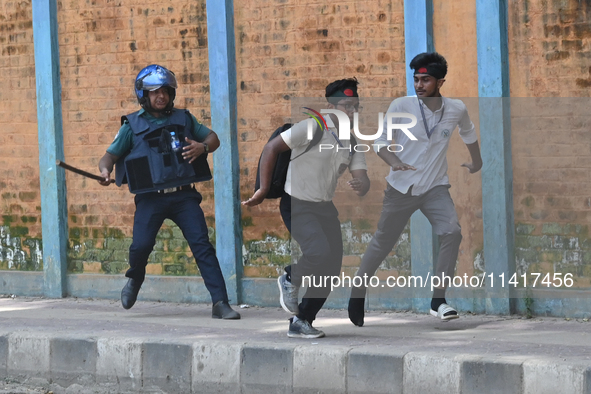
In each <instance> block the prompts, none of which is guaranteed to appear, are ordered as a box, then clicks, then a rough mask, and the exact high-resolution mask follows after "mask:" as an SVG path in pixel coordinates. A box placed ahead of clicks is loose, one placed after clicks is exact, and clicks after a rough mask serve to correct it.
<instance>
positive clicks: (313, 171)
mask: <svg viewBox="0 0 591 394" xmlns="http://www.w3.org/2000/svg"><path fill="white" fill-rule="evenodd" d="M325 120H326V123H327V125H328V131H324V133H323V134H322V139H321V140H320V142H318V143H317V144H316V145H315V146H314V147H313V148H312V149H310V150H309V151H308V152H306V153H304V154H302V153H303V152H304V151H305V150H306V148H307V147H308V145H309V144H310V140H309V139H308V121H307V119H306V120H303V121H301V122H298V123H296V124H294V125H293V126H292V127H291V128H290V129H288V130H286V131H284V132H283V133H281V134H280V135H281V138H283V141H284V142H285V144H286V145H287V146H289V147H290V148H291V159H292V161H291V162H290V163H289V167H288V169H287V180H286V181H285V192H286V193H287V194H289V195H291V196H293V197H295V198H297V199H299V200H303V201H314V202H320V201H331V200H332V198H333V196H334V192H335V189H336V187H337V180H338V179H339V177H340V176H341V175H342V174H343V173H344V172H345V170H346V169H347V168H348V169H349V170H350V171H354V170H367V164H366V163H365V154H364V153H363V152H355V153H354V154H353V148H352V147H351V143H350V141H349V140H341V141H340V143H341V144H342V147H341V146H340V145H339V141H337V139H336V138H335V136H338V130H337V129H336V128H335V127H334V124H333V123H332V121H331V119H330V117H328V116H327V117H326V118H325ZM316 127H318V126H317V125H316ZM314 132H316V128H315V129H314ZM332 133H334V135H333V134H332ZM337 148H338V149H337ZM349 149H350V150H351V152H350V151H349ZM299 155H301V156H300V157H298V156H299Z"/></svg>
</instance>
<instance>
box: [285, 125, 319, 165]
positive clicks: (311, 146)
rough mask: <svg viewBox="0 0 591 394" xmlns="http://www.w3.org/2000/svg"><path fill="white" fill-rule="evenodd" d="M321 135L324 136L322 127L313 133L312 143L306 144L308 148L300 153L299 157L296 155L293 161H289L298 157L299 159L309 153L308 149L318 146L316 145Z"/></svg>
mask: <svg viewBox="0 0 591 394" xmlns="http://www.w3.org/2000/svg"><path fill="white" fill-rule="evenodd" d="M322 134H324V127H320V128H318V129H317V130H316V131H315V132H314V136H313V137H312V141H310V144H308V146H307V147H306V150H305V151H303V152H302V153H300V154H299V155H297V156H296V157H294V158H293V159H291V161H293V160H295V159H297V158H298V157H300V156H301V155H303V154H304V153H308V152H309V151H310V149H312V148H313V147H315V146H316V145H318V143H319V142H320V140H321V139H322Z"/></svg>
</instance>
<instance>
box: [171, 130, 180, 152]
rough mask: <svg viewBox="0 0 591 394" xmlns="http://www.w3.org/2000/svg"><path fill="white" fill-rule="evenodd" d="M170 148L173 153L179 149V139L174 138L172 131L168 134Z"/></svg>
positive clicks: (174, 134)
mask: <svg viewBox="0 0 591 394" xmlns="http://www.w3.org/2000/svg"><path fill="white" fill-rule="evenodd" d="M170 146H171V147H172V150H173V151H174V152H178V151H179V150H180V149H181V141H179V137H177V136H176V133H175V132H174V131H171V132H170Z"/></svg>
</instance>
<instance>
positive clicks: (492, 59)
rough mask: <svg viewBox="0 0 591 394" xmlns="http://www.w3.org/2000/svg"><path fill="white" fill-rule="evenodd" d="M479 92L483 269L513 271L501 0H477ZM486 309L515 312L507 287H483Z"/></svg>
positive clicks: (503, 1)
mask: <svg viewBox="0 0 591 394" xmlns="http://www.w3.org/2000/svg"><path fill="white" fill-rule="evenodd" d="M476 18H477V19H476V22H477V43H478V93H479V96H480V99H479V108H480V139H481V142H482V147H483V149H482V159H483V162H484V165H483V168H482V206H483V212H482V216H483V225H484V262H485V269H486V272H488V273H490V272H495V273H496V275H495V276H497V275H498V274H500V273H502V272H504V273H505V274H506V276H507V277H510V275H511V274H513V272H515V255H514V239H515V238H514V237H515V234H514V231H515V230H514V228H515V227H514V225H515V224H514V223H515V222H514V217H513V170H512V162H511V113H510V105H509V104H510V103H509V96H510V92H509V64H508V57H509V53H508V32H507V2H506V0H477V2H476ZM487 292H488V298H487V300H486V312H487V313H490V314H510V313H512V312H513V311H514V302H513V300H511V298H510V296H511V294H510V292H509V289H507V288H501V287H498V286H497V287H494V288H490V287H489V288H488V289H487Z"/></svg>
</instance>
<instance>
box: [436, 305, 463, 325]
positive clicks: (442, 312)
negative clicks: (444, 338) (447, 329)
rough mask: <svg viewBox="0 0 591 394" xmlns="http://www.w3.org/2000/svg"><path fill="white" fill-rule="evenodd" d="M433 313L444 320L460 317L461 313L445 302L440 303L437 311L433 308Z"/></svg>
mask: <svg viewBox="0 0 591 394" xmlns="http://www.w3.org/2000/svg"><path fill="white" fill-rule="evenodd" d="M431 315H433V316H435V317H438V318H440V319H441V320H443V321H450V320H453V319H459V317H460V315H458V311H456V310H455V309H454V308H452V307H451V306H449V305H447V304H446V303H445V302H444V303H443V304H441V305H439V308H437V312H435V311H434V310H433V309H431Z"/></svg>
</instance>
